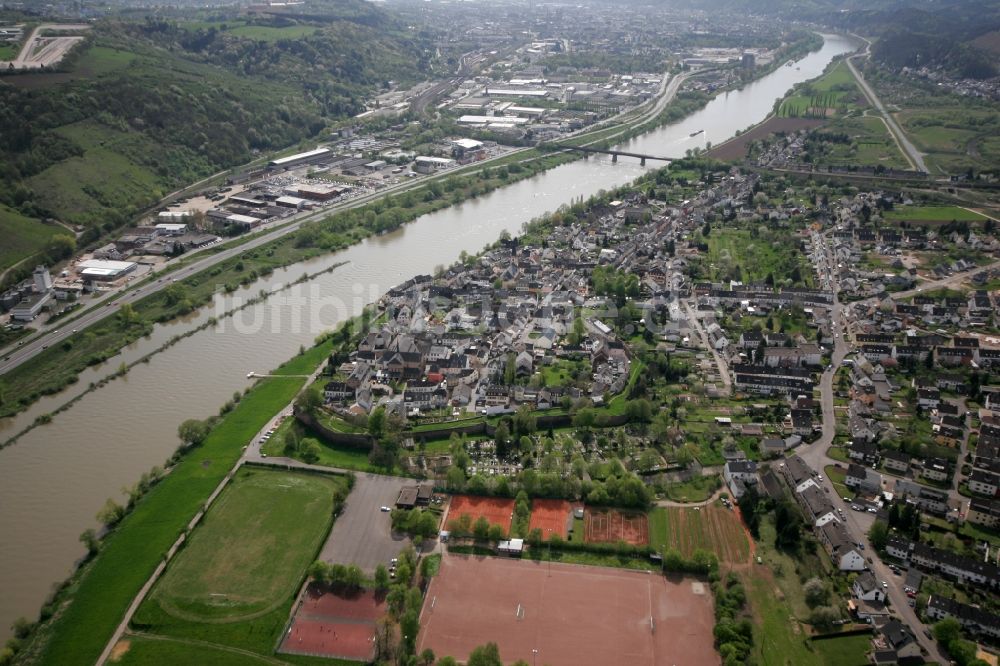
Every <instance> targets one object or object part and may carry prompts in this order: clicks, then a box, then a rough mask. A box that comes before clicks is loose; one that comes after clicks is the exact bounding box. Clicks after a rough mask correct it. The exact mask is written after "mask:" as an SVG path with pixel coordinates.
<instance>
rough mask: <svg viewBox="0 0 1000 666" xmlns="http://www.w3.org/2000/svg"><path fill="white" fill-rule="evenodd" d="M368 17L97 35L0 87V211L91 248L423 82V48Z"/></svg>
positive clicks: (343, 11)
mask: <svg viewBox="0 0 1000 666" xmlns="http://www.w3.org/2000/svg"><path fill="white" fill-rule="evenodd" d="M365 5H367V3H363V2H360V0H345V1H342V2H336V3H333V5H330V6H333V7H336V8H337V9H338V10H339V11H338V13H337V16H333V17H332V18H331V17H329V16H312V17H306V18H299V19H294V20H292V19H289V18H287V17H281V18H265V19H259V20H257V21H256V22H254V23H249V22H248V21H247V20H246V19H245V18H244V19H239V20H231V21H228V22H227V21H224V20H217V21H214V22H205V21H199V22H190V23H189V22H185V21H182V20H171V21H163V20H150V19H143V20H134V21H124V20H119V19H108V20H105V21H102V22H100V23H98V24H97V25H96V26H95V28H94V30H93V31H92V34H91V35H90V36H89V37H88V38H87V40H86V41H85V43H84V44H83V45H82V46H81V47H79V48H78V49H77V50H76V51H75V52H74V53H73V54H71V55H70V57H69V58H68V59H67V61H65V62H64V63H63V64H62V65H61V70H62V71H59V72H54V73H29V74H8V75H4V76H2V77H0V183H2V184H0V206H6V207H8V208H10V209H12V210H13V211H16V212H17V213H19V214H20V215H22V216H25V217H27V218H33V219H36V220H41V219H45V218H55V219H58V220H60V221H62V222H65V223H68V224H74V225H81V226H82V227H84V229H85V231H84V233H83V235H82V236H81V238H80V239H79V241H80V244H87V243H89V242H92V241H94V240H96V239H97V238H98V237H99V236H101V234H102V233H106V232H108V231H112V230H114V229H115V228H117V227H120V226H122V225H124V224H126V223H127V222H129V221H130V220H131V219H132V217H133V216H134V215H135V214H137V213H138V212H140V211H141V210H143V209H144V208H146V207H148V206H149V205H151V204H153V203H155V202H156V201H157V200H158V199H159V198H161V197H162V196H163V195H164V194H165V193H168V192H171V191H173V190H175V189H178V188H180V187H183V186H185V185H187V184H190V183H192V182H194V181H196V180H199V179H201V178H203V177H205V176H208V175H211V174H213V173H216V172H218V171H220V170H223V169H226V168H228V167H231V166H234V165H237V164H242V163H245V162H247V161H250V160H252V159H253V158H254V157H255V156H256V155H258V154H259V153H261V152H268V151H272V150H276V149H280V148H284V147H287V146H291V145H295V144H297V143H300V142H303V141H304V140H306V139H309V138H311V137H315V136H317V135H319V134H321V132H322V130H323V129H324V128H326V127H327V126H328V125H329V124H330V123H331V122H332V121H335V120H337V119H340V118H343V117H346V116H349V115H352V114H355V113H357V112H359V111H360V110H361V108H362V104H363V101H364V99H365V97H366V96H367V95H368V94H370V93H371V92H372V91H374V90H377V89H379V88H381V87H383V86H385V84H386V83H387V82H388V81H390V80H391V81H397V82H402V83H407V82H411V81H417V80H420V79H422V78H424V74H423V72H425V71H427V70H428V69H430V66H431V63H429V62H428V60H427V56H426V54H427V53H430V49H428V48H427V47H426V44H425V43H424V42H423V38H421V37H419V36H417V35H415V34H413V35H411V34H410V32H412V31H407V30H406V29H405V28H400V27H398V26H396V25H395V23H394V22H393V20H392V19H391V18H389V17H388V16H387V15H385V14H384V13H383V12H381V11H380V10H378V9H377V8H373V7H368V6H365ZM12 247H23V248H25V251H30V250H31V248H32V247H33V246H32V243H31V242H30V241H29V240H28V239H25V240H23V241H22V240H21V239H18V240H17V243H16V244H13V245H12ZM5 249H6V248H5ZM20 258H23V256H21V255H18V254H17V253H16V252H14V251H7V252H5V253H4V256H3V257H0V269H2V268H3V262H6V263H7V265H9V264H11V263H15V262H16V261H17V260H19V259H20ZM12 277H13V276H12Z"/></svg>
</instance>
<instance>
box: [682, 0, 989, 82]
mask: <svg viewBox="0 0 1000 666" xmlns="http://www.w3.org/2000/svg"><path fill="white" fill-rule="evenodd" d="M695 4H699V5H701V6H704V7H710V8H715V9H719V10H727V11H742V12H747V13H752V14H764V15H774V16H779V17H781V18H784V19H786V20H799V21H811V22H815V23H817V24H819V25H828V26H831V27H836V28H839V29H842V30H847V31H852V32H857V33H859V34H862V35H865V36H867V37H874V38H876V40H877V41H876V45H875V48H874V51H873V55H874V57H875V59H876V60H877V61H879V62H881V63H883V64H885V65H887V66H889V67H893V68H899V67H907V66H908V67H918V66H931V67H936V66H939V67H942V68H944V69H945V70H948V71H950V72H952V73H954V74H957V75H959V76H962V77H970V78H987V77H991V76H996V75H997V73H998V68H997V64H996V60H997V57H996V56H997V52H998V51H997V50H996V49H997V48H998V46H1000V37H998V36H997V34H995V33H997V31H1000V2H989V1H987V2H984V1H983V0H695Z"/></svg>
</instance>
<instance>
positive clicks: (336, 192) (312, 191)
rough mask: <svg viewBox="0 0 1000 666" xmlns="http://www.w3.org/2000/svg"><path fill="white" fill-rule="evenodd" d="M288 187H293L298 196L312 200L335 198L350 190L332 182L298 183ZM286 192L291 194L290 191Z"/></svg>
mask: <svg viewBox="0 0 1000 666" xmlns="http://www.w3.org/2000/svg"><path fill="white" fill-rule="evenodd" d="M288 189H289V190H292V189H294V191H295V193H296V194H298V195H299V196H300V197H303V198H305V199H312V200H313V201H329V200H331V199H336V198H337V197H339V196H341V195H342V194H344V193H345V192H347V191H348V190H350V188H349V187H345V186H344V185H335V184H333V183H299V184H298V185H296V186H295V187H294V188H288ZM287 191H288V190H286V192H287ZM288 193H289V194H292V192H288Z"/></svg>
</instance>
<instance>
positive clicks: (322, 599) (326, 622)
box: [278, 583, 385, 661]
mask: <svg viewBox="0 0 1000 666" xmlns="http://www.w3.org/2000/svg"><path fill="white" fill-rule="evenodd" d="M384 613H385V602H384V601H380V600H379V599H377V598H376V597H375V594H374V592H372V591H370V590H363V591H359V592H353V593H346V592H343V591H336V592H334V591H332V590H330V588H328V587H326V586H319V585H316V584H315V583H313V584H310V585H309V587H308V589H307V590H306V593H305V595H304V596H303V598H302V602H301V604H300V605H299V608H298V609H297V610H296V611H295V618H294V619H293V620H292V624H291V626H290V627H289V628H288V632H287V633H286V634H285V637H284V638H283V639H282V641H281V647H280V648H279V649H278V651H279V652H287V653H292V654H303V655H310V656H314V657H326V658H337V659H353V660H356V661H371V659H372V658H373V656H374V654H373V652H374V641H375V621H376V620H377V619H378V618H379V617H381V616H382V615H383V614H384Z"/></svg>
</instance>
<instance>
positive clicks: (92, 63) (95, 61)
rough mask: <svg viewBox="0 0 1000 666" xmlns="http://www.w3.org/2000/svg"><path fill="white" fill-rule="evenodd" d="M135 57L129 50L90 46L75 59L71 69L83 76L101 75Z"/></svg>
mask: <svg viewBox="0 0 1000 666" xmlns="http://www.w3.org/2000/svg"><path fill="white" fill-rule="evenodd" d="M137 57H138V56H137V55H136V54H135V53H132V52H131V51H123V50H120V49H112V48H108V47H106V46H92V47H91V48H89V49H87V51H86V52H85V53H83V54H82V55H81V56H80V59H79V60H77V61H76V65H75V67H74V68H73V70H74V73H77V74H81V75H85V76H101V75H102V74H108V73H110V72H115V71H118V70H119V69H122V68H124V67H128V66H129V65H130V64H132V63H133V62H134V61H135V59H136V58H137Z"/></svg>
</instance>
